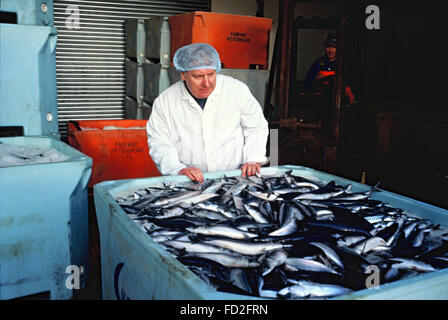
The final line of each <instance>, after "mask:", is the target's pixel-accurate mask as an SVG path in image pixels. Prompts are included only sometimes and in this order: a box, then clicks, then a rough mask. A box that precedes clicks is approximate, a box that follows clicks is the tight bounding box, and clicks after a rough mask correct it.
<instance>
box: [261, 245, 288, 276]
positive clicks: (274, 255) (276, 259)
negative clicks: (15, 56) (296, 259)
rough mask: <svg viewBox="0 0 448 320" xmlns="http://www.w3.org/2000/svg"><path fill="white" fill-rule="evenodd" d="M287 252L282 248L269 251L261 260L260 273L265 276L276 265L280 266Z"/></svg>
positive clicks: (286, 256)
mask: <svg viewBox="0 0 448 320" xmlns="http://www.w3.org/2000/svg"><path fill="white" fill-rule="evenodd" d="M287 258H288V254H287V253H286V252H285V251H284V250H276V251H271V252H269V253H268V254H267V255H266V257H265V258H264V259H263V262H262V269H261V274H262V275H263V276H266V275H267V274H269V273H270V272H271V271H272V270H274V269H275V268H276V267H278V266H281V265H282V264H283V263H284V262H285V261H286V259H287Z"/></svg>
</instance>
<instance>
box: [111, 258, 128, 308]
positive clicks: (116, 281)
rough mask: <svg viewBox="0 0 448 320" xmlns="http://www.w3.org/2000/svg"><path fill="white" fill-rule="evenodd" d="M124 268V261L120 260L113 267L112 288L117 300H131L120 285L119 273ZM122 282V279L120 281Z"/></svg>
mask: <svg viewBox="0 0 448 320" xmlns="http://www.w3.org/2000/svg"><path fill="white" fill-rule="evenodd" d="M123 268H124V262H120V263H119V264H117V266H116V267H115V272H114V290H115V297H116V298H117V300H131V299H130V298H129V296H128V294H127V292H126V291H125V289H124V288H123V287H121V286H120V281H119V280H120V274H121V271H122V270H123ZM122 282H123V281H122Z"/></svg>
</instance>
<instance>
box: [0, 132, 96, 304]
mask: <svg viewBox="0 0 448 320" xmlns="http://www.w3.org/2000/svg"><path fill="white" fill-rule="evenodd" d="M0 142H3V143H7V144H13V145H18V146H38V147H51V148H54V149H56V150H57V151H59V152H61V153H62V154H64V155H65V156H67V157H68V158H69V159H68V160H66V161H63V162H54V163H40V164H28V165H15V166H9V167H0V299H12V298H18V297H24V296H28V295H33V294H41V293H46V294H48V295H49V297H50V299H58V300H59V299H70V298H72V297H73V292H74V291H73V289H76V287H74V286H77V282H76V279H73V281H71V278H69V277H70V276H72V275H74V274H75V273H74V269H73V268H69V269H67V267H69V266H76V267H78V268H79V269H78V270H79V271H81V266H82V268H83V270H84V274H83V276H82V277H80V281H79V285H80V288H82V287H83V286H84V285H85V280H86V277H87V275H88V262H89V248H88V241H89V239H88V199H87V183H88V181H89V179H90V174H91V170H92V159H91V158H89V157H87V156H85V155H84V154H82V153H80V152H79V151H77V150H76V149H74V148H72V147H70V146H69V145H67V144H65V143H63V142H61V141H59V140H56V139H53V138H49V137H10V138H0ZM67 270H68V273H66V271H67ZM67 283H68V286H67Z"/></svg>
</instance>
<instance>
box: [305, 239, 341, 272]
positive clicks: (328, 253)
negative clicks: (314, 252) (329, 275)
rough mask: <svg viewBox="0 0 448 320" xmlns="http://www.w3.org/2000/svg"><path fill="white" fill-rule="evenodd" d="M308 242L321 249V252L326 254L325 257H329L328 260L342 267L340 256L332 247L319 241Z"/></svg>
mask: <svg viewBox="0 0 448 320" xmlns="http://www.w3.org/2000/svg"><path fill="white" fill-rule="evenodd" d="M310 244H311V245H313V246H315V247H318V248H319V249H321V250H322V251H323V253H325V255H326V256H327V258H328V259H330V261H331V262H333V263H334V264H336V265H337V266H338V267H340V268H342V269H343V268H344V265H343V264H342V261H341V258H340V257H339V255H338V254H337V253H336V252H335V251H334V250H333V249H332V248H330V247H329V246H327V245H326V244H323V243H320V242H310Z"/></svg>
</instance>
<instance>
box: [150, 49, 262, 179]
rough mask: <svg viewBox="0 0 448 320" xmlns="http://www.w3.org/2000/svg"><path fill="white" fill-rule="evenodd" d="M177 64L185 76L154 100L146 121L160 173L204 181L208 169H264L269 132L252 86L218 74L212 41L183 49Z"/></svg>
mask: <svg viewBox="0 0 448 320" xmlns="http://www.w3.org/2000/svg"><path fill="white" fill-rule="evenodd" d="M173 64H174V67H175V68H176V69H177V70H178V71H179V72H180V74H181V79H182V80H181V81H179V82H177V83H175V84H173V85H172V86H170V87H169V88H167V89H166V90H165V91H163V92H162V93H161V94H160V95H159V96H158V97H157V98H156V99H155V101H154V104H153V109H152V113H151V115H150V117H149V120H148V122H147V125H146V130H147V134H148V146H149V150H150V151H149V153H150V155H151V158H152V159H153V161H154V162H155V164H156V165H157V167H158V169H159V171H160V172H161V173H162V174H163V175H186V176H187V177H189V178H190V179H191V180H192V181H196V182H202V181H203V180H204V176H203V173H204V172H212V171H224V170H235V169H238V168H241V172H242V176H243V177H246V176H251V175H254V174H255V173H260V167H261V166H262V165H263V164H265V163H266V162H267V158H266V143H267V138H268V133H269V130H268V123H267V121H266V119H265V118H264V115H263V111H262V108H261V106H260V104H259V103H258V101H257V100H256V99H255V97H254V96H253V95H252V94H251V92H250V89H249V87H248V86H247V85H246V84H244V83H243V82H241V81H239V80H237V79H234V78H232V77H229V76H225V75H221V74H219V71H220V69H221V61H220V58H219V54H218V52H217V51H216V49H215V48H213V47H212V46H211V45H209V44H205V43H194V44H190V45H186V46H184V47H181V48H179V49H178V50H177V51H176V53H175V54H174V57H173Z"/></svg>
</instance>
